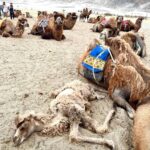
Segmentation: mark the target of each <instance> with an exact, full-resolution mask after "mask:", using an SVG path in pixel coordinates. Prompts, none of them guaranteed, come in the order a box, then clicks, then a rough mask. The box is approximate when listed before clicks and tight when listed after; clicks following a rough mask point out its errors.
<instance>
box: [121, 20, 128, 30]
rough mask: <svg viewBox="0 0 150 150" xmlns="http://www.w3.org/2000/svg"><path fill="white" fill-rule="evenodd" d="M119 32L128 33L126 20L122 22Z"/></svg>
mask: <svg viewBox="0 0 150 150" xmlns="http://www.w3.org/2000/svg"><path fill="white" fill-rule="evenodd" d="M121 30H122V31H129V30H130V26H129V22H128V21H127V20H125V21H122V23H121Z"/></svg>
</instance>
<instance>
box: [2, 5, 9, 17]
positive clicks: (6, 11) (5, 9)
mask: <svg viewBox="0 0 150 150" xmlns="http://www.w3.org/2000/svg"><path fill="white" fill-rule="evenodd" d="M3 13H4V17H7V15H8V7H7V5H6V3H5V2H3Z"/></svg>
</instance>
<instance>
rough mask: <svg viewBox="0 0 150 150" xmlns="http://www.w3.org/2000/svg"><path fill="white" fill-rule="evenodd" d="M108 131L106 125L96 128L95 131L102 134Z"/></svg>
mask: <svg viewBox="0 0 150 150" xmlns="http://www.w3.org/2000/svg"><path fill="white" fill-rule="evenodd" d="M107 131H108V126H101V127H99V128H98V129H97V131H96V132H97V133H100V134H103V133H106V132H107Z"/></svg>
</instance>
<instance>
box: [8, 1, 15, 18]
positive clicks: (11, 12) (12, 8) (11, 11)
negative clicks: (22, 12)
mask: <svg viewBox="0 0 150 150" xmlns="http://www.w3.org/2000/svg"><path fill="white" fill-rule="evenodd" d="M9 12H10V19H14V7H13V4H12V3H10V8H9Z"/></svg>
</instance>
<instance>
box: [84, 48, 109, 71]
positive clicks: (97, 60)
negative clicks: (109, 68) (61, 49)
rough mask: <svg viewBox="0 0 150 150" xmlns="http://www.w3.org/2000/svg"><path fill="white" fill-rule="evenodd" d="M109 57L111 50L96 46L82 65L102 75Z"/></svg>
mask: <svg viewBox="0 0 150 150" xmlns="http://www.w3.org/2000/svg"><path fill="white" fill-rule="evenodd" d="M109 56H110V53H109V49H106V48H104V47H103V46H102V45H96V47H95V48H94V49H93V50H92V51H91V52H90V54H89V55H88V56H87V57H86V58H85V59H84V61H83V62H82V65H83V66H84V67H85V68H86V69H88V70H90V71H92V72H94V73H100V72H103V70H104V67H105V64H106V61H107V59H108V57H109Z"/></svg>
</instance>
